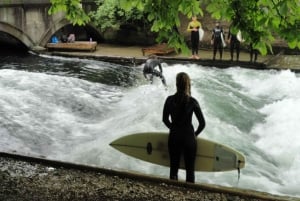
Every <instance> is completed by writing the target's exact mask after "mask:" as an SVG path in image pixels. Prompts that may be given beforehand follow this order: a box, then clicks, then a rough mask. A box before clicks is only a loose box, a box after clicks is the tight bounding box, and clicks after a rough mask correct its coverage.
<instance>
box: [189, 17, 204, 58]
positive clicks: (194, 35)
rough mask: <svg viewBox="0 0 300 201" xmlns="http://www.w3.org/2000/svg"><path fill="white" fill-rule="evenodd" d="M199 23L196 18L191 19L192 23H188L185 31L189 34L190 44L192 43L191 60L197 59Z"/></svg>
mask: <svg viewBox="0 0 300 201" xmlns="http://www.w3.org/2000/svg"><path fill="white" fill-rule="evenodd" d="M200 28H201V23H200V22H199V21H198V20H197V17H196V16H193V17H192V21H191V22H190V23H189V25H188V28H187V31H189V32H191V43H192V57H191V58H192V59H199V56H198V47H199V29H200Z"/></svg>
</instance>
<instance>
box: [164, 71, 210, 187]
mask: <svg viewBox="0 0 300 201" xmlns="http://www.w3.org/2000/svg"><path fill="white" fill-rule="evenodd" d="M176 87H177V92H176V93H175V94H174V95H171V96H169V97H167V99H166V101H165V104H164V108H163V119H162V120H163V122H164V124H165V125H166V126H167V127H168V128H169V139H168V149H169V156H170V179H172V180H178V170H179V165H180V157H181V155H183V157H184V162H185V169H186V181H187V182H191V183H194V182H195V160H196V152H197V141H196V137H197V136H198V135H199V134H200V132H201V131H202V130H203V129H204V127H205V120H204V117H203V114H202V111H201V109H200V106H199V103H198V101H197V100H196V99H195V98H193V97H192V96H191V81H190V78H189V76H188V74H186V73H184V72H181V73H178V74H177V76H176ZM193 114H195V115H196V117H197V120H198V122H199V125H198V127H197V130H196V131H194V127H193V125H192V116H193Z"/></svg>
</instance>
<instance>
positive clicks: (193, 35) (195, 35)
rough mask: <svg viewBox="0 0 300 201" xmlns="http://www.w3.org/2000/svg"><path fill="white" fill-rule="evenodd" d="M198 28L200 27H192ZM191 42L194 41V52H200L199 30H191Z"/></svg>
mask: <svg viewBox="0 0 300 201" xmlns="http://www.w3.org/2000/svg"><path fill="white" fill-rule="evenodd" d="M193 28H196V29H197V30H198V29H199V28H200V27H190V29H193ZM191 43H192V54H193V55H195V54H196V55H197V54H198V47H199V30H198V31H192V32H191Z"/></svg>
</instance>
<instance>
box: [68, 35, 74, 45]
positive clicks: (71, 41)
mask: <svg viewBox="0 0 300 201" xmlns="http://www.w3.org/2000/svg"><path fill="white" fill-rule="evenodd" d="M74 42H75V34H69V36H68V43H74Z"/></svg>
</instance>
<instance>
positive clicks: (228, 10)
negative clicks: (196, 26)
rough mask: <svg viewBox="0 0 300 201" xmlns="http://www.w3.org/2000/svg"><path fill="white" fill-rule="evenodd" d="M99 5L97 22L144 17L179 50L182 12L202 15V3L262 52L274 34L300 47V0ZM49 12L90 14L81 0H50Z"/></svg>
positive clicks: (105, 1)
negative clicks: (84, 8)
mask: <svg viewBox="0 0 300 201" xmlns="http://www.w3.org/2000/svg"><path fill="white" fill-rule="evenodd" d="M97 2H98V5H99V9H98V10H97V12H94V13H92V15H91V16H92V17H93V18H94V19H98V20H95V23H96V24H97V23H98V25H99V26H100V27H101V28H103V29H105V28H107V27H115V28H117V27H118V26H119V24H120V23H119V22H122V21H124V20H129V19H145V21H148V22H149V23H151V25H152V27H151V31H153V32H157V33H158V37H157V41H158V42H168V43H169V45H170V46H173V47H175V48H176V49H177V50H182V51H183V52H186V51H187V50H188V48H187V46H186V44H185V41H184V38H183V36H181V35H180V34H179V33H178V32H176V31H175V30H176V29H175V28H176V27H178V26H180V19H179V14H183V15H185V16H187V17H188V18H190V17H191V16H193V15H198V16H199V15H200V16H202V15H203V11H202V9H201V3H205V5H207V7H206V10H207V11H208V12H209V13H210V14H211V16H212V17H213V18H215V19H222V20H226V21H228V22H230V23H231V25H232V26H231V28H232V31H233V32H237V31H238V30H241V31H242V34H243V37H244V39H245V40H246V42H247V43H249V44H252V45H253V47H254V48H255V49H258V50H259V51H260V52H261V53H262V54H267V52H268V51H270V52H272V45H271V44H272V42H274V38H275V37H280V38H282V39H284V40H285V41H286V42H287V43H288V45H289V47H291V48H300V34H299V32H300V15H299V13H300V1H299V0H202V1H198V0H97ZM51 3H52V7H51V9H50V10H49V13H55V12H57V11H60V10H61V11H65V12H66V14H67V18H68V19H69V20H70V21H71V22H72V23H73V24H74V23H75V24H85V23H87V22H88V21H89V18H88V16H86V15H85V14H84V12H83V11H82V9H81V8H80V0H51ZM142 17H145V18H142Z"/></svg>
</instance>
